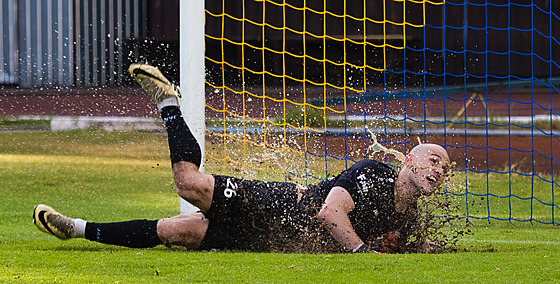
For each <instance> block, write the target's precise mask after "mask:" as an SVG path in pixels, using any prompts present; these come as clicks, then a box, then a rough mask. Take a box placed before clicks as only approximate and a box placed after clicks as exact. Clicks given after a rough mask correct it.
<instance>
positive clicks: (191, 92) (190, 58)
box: [179, 0, 205, 214]
mask: <svg viewBox="0 0 560 284" xmlns="http://www.w3.org/2000/svg"><path fill="white" fill-rule="evenodd" d="M179 61H180V62H179V71H180V78H179V80H180V87H181V93H182V94H183V99H182V100H181V112H182V113H183V117H184V118H185V121H186V122H187V125H188V126H189V128H190V130H191V132H192V133H193V135H194V137H195V138H196V140H197V141H198V143H199V144H200V149H201V151H202V161H201V164H200V171H202V172H203V171H204V153H205V149H204V131H205V114H204V108H205V101H204V84H205V83H204V81H205V77H204V74H205V72H204V1H201V0H181V1H179ZM197 210H198V209H197V208H196V207H195V206H193V205H192V204H190V203H188V202H187V201H185V200H184V199H181V214H185V213H191V212H196V211H197Z"/></svg>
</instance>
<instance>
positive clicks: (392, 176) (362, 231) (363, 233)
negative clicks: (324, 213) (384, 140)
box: [312, 160, 401, 240]
mask: <svg viewBox="0 0 560 284" xmlns="http://www.w3.org/2000/svg"><path fill="white" fill-rule="evenodd" d="M396 179H397V173H396V172H395V171H394V170H393V169H391V168H390V167H389V166H387V165H385V164H383V163H380V162H378V161H374V160H363V161H360V162H357V163H355V164H354V165H352V166H351V167H350V168H348V169H347V170H345V171H344V172H342V173H341V174H339V175H338V176H337V177H335V178H331V179H329V180H326V181H323V182H320V183H319V184H318V185H316V186H312V188H314V191H315V192H314V198H313V201H312V203H313V204H314V206H317V207H318V208H320V207H321V206H322V205H323V203H324V201H325V199H326V197H327V195H328V194H329V192H330V190H331V189H332V188H333V187H335V186H340V187H343V188H344V189H346V190H347V191H348V192H349V193H350V196H351V197H352V200H353V201H354V205H355V207H354V210H352V211H351V212H350V213H349V214H348V217H349V218H350V222H351V223H352V226H353V227H354V230H355V231H356V233H357V234H358V236H360V238H361V239H362V240H373V239H374V238H376V237H379V236H381V235H383V234H385V233H387V232H390V231H392V230H395V229H396V228H398V226H399V224H398V223H399V219H400V218H401V214H399V213H397V212H396V210H395V193H394V186H395V181H396Z"/></svg>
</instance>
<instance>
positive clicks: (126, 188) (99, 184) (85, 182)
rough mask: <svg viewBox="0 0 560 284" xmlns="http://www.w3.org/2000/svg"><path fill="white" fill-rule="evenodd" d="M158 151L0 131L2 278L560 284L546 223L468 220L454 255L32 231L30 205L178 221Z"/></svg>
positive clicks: (556, 238)
mask: <svg viewBox="0 0 560 284" xmlns="http://www.w3.org/2000/svg"><path fill="white" fill-rule="evenodd" d="M166 143H167V142H166V138H165V136H163V135H161V134H158V133H141V132H127V133H119V132H111V133H108V132H104V131H99V130H95V129H92V130H87V131H71V132H60V133H51V132H26V133H2V134H0V176H1V177H2V178H1V179H0V180H1V184H0V242H1V243H0V282H12V281H13V282H15V283H38V282H47V283H117V282H118V283H146V282H149V283H153V282H163V283H179V282H257V283H258V282H321V283H323V282H337V283H339V282H342V283H344V282H347V283H370V282H399V283H402V282H460V283H467V282H483V281H484V282H489V283H504V282H506V283H532V282H544V283H558V281H559V279H560V272H559V269H560V264H559V263H560V262H559V261H558V255H559V253H560V249H559V248H560V232H559V231H558V227H556V226H552V225H538V224H537V225H530V224H526V223H515V222H514V223H513V224H509V223H507V222H499V221H492V222H491V224H488V223H487V222H478V224H477V225H476V226H473V227H472V230H473V234H472V235H469V236H466V237H465V238H464V239H463V240H462V241H460V242H459V245H460V247H459V250H458V251H457V252H454V253H445V254H435V255H421V254H408V255H377V254H371V255H348V254H338V255H307V254H289V255H285V254H273V253H246V252H188V251H185V250H184V249H180V248H171V249H170V248H166V247H164V246H159V247H156V248H153V249H129V248H120V247H114V246H107V245H102V244H97V243H93V242H89V241H86V240H69V241H60V240H58V239H56V238H54V237H52V236H49V235H47V234H44V233H42V232H39V231H38V230H37V229H36V228H35V226H34V225H33V224H32V222H31V219H32V218H31V213H32V209H33V206H34V205H35V204H38V203H46V204H49V205H51V206H53V207H54V208H56V209H57V210H58V211H60V212H62V213H64V214H67V215H70V216H74V217H80V218H84V219H86V220H90V221H98V222H106V221H121V220H128V219H138V218H146V219H157V218H162V217H166V216H170V215H175V214H178V213H179V201H178V197H177V195H176V193H175V191H174V187H173V184H172V179H171V178H172V176H171V171H170V167H169V160H168V157H167V155H168V150H167V146H166ZM206 171H207V172H212V171H213V168H212V167H207V169H206ZM516 182H517V184H516V186H519V187H523V186H529V184H527V185H523V184H520V183H521V182H523V180H520V181H516ZM525 182H528V181H525ZM504 190H506V191H507V190H508V189H504Z"/></svg>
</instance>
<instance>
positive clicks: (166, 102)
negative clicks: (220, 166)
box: [129, 64, 214, 212]
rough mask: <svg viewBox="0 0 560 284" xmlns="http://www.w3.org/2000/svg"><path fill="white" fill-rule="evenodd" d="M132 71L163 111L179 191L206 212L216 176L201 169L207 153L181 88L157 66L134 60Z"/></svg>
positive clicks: (130, 70) (162, 115) (180, 194)
mask: <svg viewBox="0 0 560 284" xmlns="http://www.w3.org/2000/svg"><path fill="white" fill-rule="evenodd" d="M129 72H130V74H132V76H133V77H134V79H136V81H138V83H139V84H140V85H141V86H142V88H143V89H144V90H145V91H146V93H147V94H148V95H149V96H150V97H151V98H152V100H153V101H154V103H156V104H157V106H158V108H159V109H160V111H161V117H162V119H163V121H164V124H165V127H166V130H167V134H168V136H167V137H168V141H169V152H170V158H171V164H172V167H173V175H174V177H175V185H176V186H177V193H178V194H179V196H181V197H182V198H184V199H186V200H187V201H188V202H190V203H191V204H193V205H194V206H196V207H198V208H199V209H200V210H201V211H202V212H207V211H208V209H210V205H211V203H212V196H213V193H214V177H213V176H212V175H207V174H204V173H201V172H199V171H198V168H199V167H200V162H201V159H202V154H203V153H201V150H200V146H199V145H198V142H197V141H196V139H195V138H194V136H193V135H192V133H191V131H190V129H189V127H188V126H187V124H186V123H185V120H184V119H183V116H182V114H181V110H180V109H179V107H178V105H179V98H180V95H181V93H180V91H179V89H178V88H177V87H175V86H174V85H173V84H171V83H170V82H169V81H168V80H167V79H166V78H165V77H164V76H163V75H162V74H161V72H160V71H159V70H158V69H157V68H155V67H152V66H149V65H145V64H132V65H131V66H130V68H129Z"/></svg>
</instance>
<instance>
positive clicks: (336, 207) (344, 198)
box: [317, 186, 363, 250]
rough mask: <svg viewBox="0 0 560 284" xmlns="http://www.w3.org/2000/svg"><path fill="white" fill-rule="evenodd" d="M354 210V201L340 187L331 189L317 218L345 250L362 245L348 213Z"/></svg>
mask: <svg viewBox="0 0 560 284" xmlns="http://www.w3.org/2000/svg"><path fill="white" fill-rule="evenodd" d="M352 210H354V200H352V197H351V196H350V193H348V191H347V190H346V189H344V188H342V187H340V186H335V187H333V188H332V189H331V191H330V192H329V194H328V195H327V198H326V199H325V203H324V204H323V208H321V211H319V215H318V216H317V217H318V218H319V220H320V221H321V222H323V223H324V224H325V225H326V226H327V228H328V229H329V231H330V233H331V235H332V236H333V237H334V238H335V240H337V241H338V242H339V243H340V244H342V246H343V247H344V248H345V249H347V250H354V249H356V248H357V247H358V246H360V245H361V244H363V242H362V240H361V239H360V237H359V236H358V235H357V234H356V232H355V231H354V228H353V227H352V224H351V223H350V219H349V218H348V213H349V212H350V211H352Z"/></svg>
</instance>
